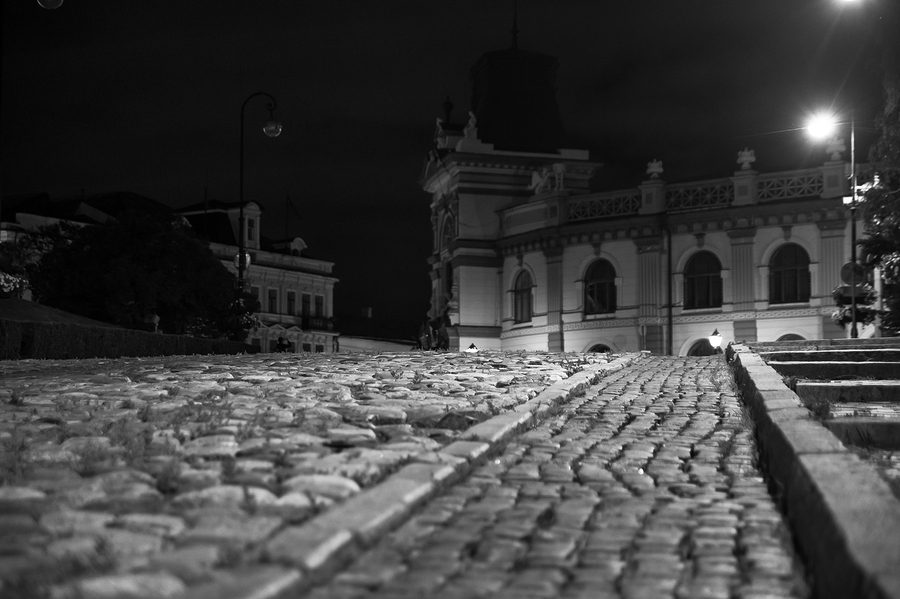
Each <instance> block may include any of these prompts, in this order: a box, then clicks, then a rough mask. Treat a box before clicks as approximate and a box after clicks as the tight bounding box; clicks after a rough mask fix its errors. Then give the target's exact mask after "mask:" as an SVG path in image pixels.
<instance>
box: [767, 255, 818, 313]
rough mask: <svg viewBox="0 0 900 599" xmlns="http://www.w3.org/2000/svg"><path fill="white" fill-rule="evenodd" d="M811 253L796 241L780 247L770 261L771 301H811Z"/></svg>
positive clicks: (776, 302) (777, 302) (783, 302)
mask: <svg viewBox="0 0 900 599" xmlns="http://www.w3.org/2000/svg"><path fill="white" fill-rule="evenodd" d="M809 288H810V282H809V254H807V253H806V250H804V249H803V248H802V247H800V246H799V245H797V244H796V243H786V244H784V245H783V246H781V247H780V248H778V249H777V250H776V251H775V253H774V254H772V259H771V260H770V261H769V303H770V304H792V303H797V302H808V301H809Z"/></svg>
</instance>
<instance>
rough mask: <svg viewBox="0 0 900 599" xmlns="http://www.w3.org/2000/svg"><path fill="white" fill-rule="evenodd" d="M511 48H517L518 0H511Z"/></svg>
mask: <svg viewBox="0 0 900 599" xmlns="http://www.w3.org/2000/svg"><path fill="white" fill-rule="evenodd" d="M510 33H512V49H513V50H518V49H519V0H513V25H512V29H510Z"/></svg>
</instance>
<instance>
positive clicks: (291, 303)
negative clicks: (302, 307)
mask: <svg viewBox="0 0 900 599" xmlns="http://www.w3.org/2000/svg"><path fill="white" fill-rule="evenodd" d="M285 311H286V312H287V313H288V314H290V315H291V316H294V315H295V314H296V313H297V294H296V293H294V292H293V291H288V292H287V308H286V310H285Z"/></svg>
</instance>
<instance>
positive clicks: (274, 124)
mask: <svg viewBox="0 0 900 599" xmlns="http://www.w3.org/2000/svg"><path fill="white" fill-rule="evenodd" d="M257 96H265V97H266V98H268V100H269V103H268V104H267V105H266V108H267V109H268V111H269V120H268V121H266V124H265V125H264V126H263V133H265V134H266V137H278V136H279V135H281V128H282V127H281V123H279V122H278V121H276V120H275V107H276V105H277V103H276V102H275V98H274V97H273V96H272V94H268V93H266V92H253V93H252V94H250V95H249V96H247V98H246V99H245V100H244V103H243V104H241V144H240V151H241V158H240V163H239V168H238V179H239V182H238V205H239V206H238V211H239V212H238V260H237V262H238V288H239V289H240V290H241V291H243V290H244V269H245V267H246V262H247V260H246V256H245V253H246V252H245V250H244V238H245V236H246V233H245V230H244V113H245V112H246V109H247V104H248V103H249V102H250V100H252V99H253V98H255V97H257Z"/></svg>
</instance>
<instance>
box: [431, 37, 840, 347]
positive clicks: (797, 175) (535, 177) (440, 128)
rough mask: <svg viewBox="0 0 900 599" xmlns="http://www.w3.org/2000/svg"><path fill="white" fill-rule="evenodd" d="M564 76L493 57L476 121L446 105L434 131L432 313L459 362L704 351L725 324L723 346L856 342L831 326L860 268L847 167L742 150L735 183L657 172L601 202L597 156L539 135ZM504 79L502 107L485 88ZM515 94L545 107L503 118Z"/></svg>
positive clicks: (547, 63) (546, 133)
mask: <svg viewBox="0 0 900 599" xmlns="http://www.w3.org/2000/svg"><path fill="white" fill-rule="evenodd" d="M555 67H556V64H555V61H553V60H552V59H549V57H546V56H541V55H537V54H531V53H526V52H522V51H520V50H518V49H517V48H515V47H513V48H512V49H510V50H507V51H501V52H493V53H489V54H487V55H485V56H484V57H483V58H482V59H481V61H480V62H479V63H478V64H477V65H476V66H475V68H474V69H473V73H472V77H473V100H472V106H473V107H474V108H473V111H472V112H470V113H469V119H468V122H467V124H466V125H465V126H462V125H459V124H457V125H454V124H452V123H451V122H450V118H449V117H450V108H449V106H448V107H447V108H446V110H447V113H446V115H445V117H444V118H442V119H438V123H437V128H436V131H435V135H434V148H433V149H432V151H431V152H430V153H429V155H428V157H427V159H426V165H425V170H424V173H423V177H422V186H423V188H424V190H425V191H426V192H427V193H429V194H430V197H431V225H432V231H433V238H434V248H433V253H432V255H431V257H430V259H429V262H430V264H431V279H432V305H431V316H432V317H441V316H446V317H448V318H449V321H450V323H451V325H452V326H451V327H450V336H451V349H461V348H466V347H468V346H469V344H471V343H474V344H476V346H478V347H483V348H496V349H505V350H506V349H513V350H515V349H534V350H551V351H563V350H564V351H590V350H606V349H610V350H613V351H636V350H643V349H646V350H650V351H653V352H654V353H671V354H679V355H684V354H688V353H693V352H703V351H704V349H705V348H706V349H708V342H707V341H706V338H707V337H708V336H709V335H710V334H711V333H712V332H713V330H715V329H718V331H719V332H720V333H721V334H722V336H723V338H724V339H725V342H726V343H727V342H728V341H731V340H738V341H768V340H776V339H784V338H806V339H812V338H817V339H820V338H832V337H843V336H845V335H846V334H845V332H844V331H843V330H842V328H841V327H839V326H838V325H836V324H835V323H834V322H833V321H832V320H831V314H832V312H833V311H834V309H835V306H834V301H833V299H832V296H831V293H832V290H833V289H834V287H835V286H837V285H838V284H839V283H840V271H841V266H842V264H843V263H844V262H846V261H847V259H848V257H849V256H850V242H849V238H850V235H849V231H850V224H849V220H848V215H847V213H846V210H845V208H844V207H843V206H842V196H844V195H846V194H848V185H847V175H848V173H849V165H848V164H847V163H846V162H845V161H843V160H842V159H841V157H840V155H833V156H832V160H830V161H828V162H826V163H825V164H823V165H822V166H820V167H817V168H810V169H804V170H795V171H782V172H769V173H760V172H757V171H756V170H754V169H753V162H754V161H755V156H754V155H753V151H752V150H749V149H744V150H742V151H740V152H739V153H738V160H737V164H738V165H739V167H738V168H737V170H736V172H734V173H733V175H731V176H727V177H723V178H720V179H713V180H705V181H692V182H686V183H671V184H670V183H667V182H666V181H665V180H664V178H663V176H662V175H663V165H662V163H661V162H660V161H652V162H650V163H649V164H648V168H647V178H646V180H644V181H643V182H641V183H640V184H639V185H638V186H637V187H635V188H630V189H620V190H613V191H602V192H596V191H593V192H592V191H590V188H589V181H590V178H591V176H592V174H593V173H594V171H595V170H596V169H597V168H598V167H599V164H598V163H597V162H594V161H592V160H591V159H590V158H589V156H588V152H587V151H582V150H570V149H557V147H556V146H554V145H552V144H553V143H554V142H556V141H558V139H559V135H558V131H557V129H556V128H555V126H554V127H550V129H547V128H546V127H545V128H544V129H543V130H540V129H535V128H533V127H531V123H532V122H534V121H539V122H542V123H547V122H550V123H558V120H559V119H558V111H557V109H556V104H555V99H554V98H553V79H554V77H553V73H554V71H555ZM498 73H500V74H501V75H502V76H501V77H500V78H501V79H503V80H504V82H505V84H504V86H503V94H504V96H505V97H504V98H498V97H497V93H496V89H497V86H494V87H493V88H492V87H491V86H490V85H489V84H488V81H489V80H490V79H491V78H492V77H493V78H496V77H497V74H498ZM510 73H513V75H510ZM516 74H518V76H517V75H516ZM514 97H517V98H528V99H530V100H529V101H531V105H529V106H525V107H524V108H523V113H522V114H515V112H514V111H513V112H512V113H509V114H506V113H504V112H502V111H500V110H497V109H496V108H497V106H498V105H500V104H502V103H503V102H508V101H509V98H514ZM534 98H538V99H537V100H535V99H534ZM527 103H528V102H526V104H527ZM491 107H493V108H491ZM554 114H555V115H556V116H555V117H554ZM554 119H555V120H554ZM480 130H483V131H482V133H480ZM559 131H561V129H559ZM510 132H515V134H511V133H510ZM529 132H531V133H535V135H534V136H531V137H529V136H528V133H529ZM523 135H524V137H523Z"/></svg>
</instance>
